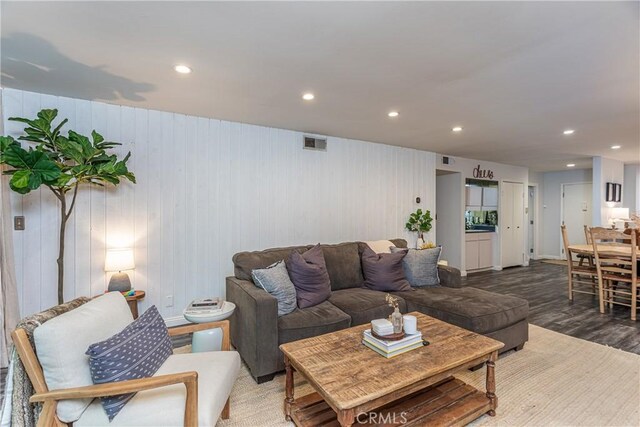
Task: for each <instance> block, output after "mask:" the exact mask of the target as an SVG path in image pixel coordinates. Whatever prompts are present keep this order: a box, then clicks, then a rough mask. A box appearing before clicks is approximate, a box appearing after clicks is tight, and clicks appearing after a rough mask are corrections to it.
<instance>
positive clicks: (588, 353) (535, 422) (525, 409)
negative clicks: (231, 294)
mask: <svg viewBox="0 0 640 427" xmlns="http://www.w3.org/2000/svg"><path fill="white" fill-rule="evenodd" d="M529 332H530V338H529V342H528V343H527V344H526V345H525V347H524V350H522V351H519V352H515V353H514V352H511V353H509V354H507V355H505V356H502V357H501V358H500V359H499V360H498V362H497V363H496V383H497V392H496V394H497V395H498V411H497V415H496V417H489V416H486V415H485V416H483V417H482V418H480V419H478V420H477V421H476V422H474V423H473V425H474V426H476V425H477V426H485V425H486V426H638V425H640V416H639V414H638V409H639V407H640V356H639V355H636V354H632V353H627V352H624V351H621V350H616V349H613V348H611V347H605V346H603V345H600V344H595V343H591V342H589V341H584V340H580V339H577V338H573V337H570V336H568V335H563V334H559V333H557V332H553V331H550V330H548V329H544V328H540V327H537V326H533V325H531V326H529ZM459 377H460V379H462V380H463V381H465V382H467V383H469V384H472V385H473V386H475V387H477V388H479V389H481V390H484V381H485V369H484V368H482V369H480V370H478V371H475V372H469V371H465V372H463V373H461V374H460V375H459ZM295 391H296V395H297V396H302V395H303V394H306V393H308V392H310V391H311V388H310V387H309V385H307V384H306V383H304V382H303V381H302V380H301V379H300V378H299V377H298V376H297V375H296V385H295ZM283 398H284V375H278V376H276V378H275V379H274V380H273V381H271V382H268V383H265V384H261V385H257V384H256V383H255V382H254V381H253V379H252V378H251V376H250V375H249V372H248V371H247V369H246V367H244V366H243V368H242V371H241V373H240V377H239V378H238V381H237V382H236V385H235V388H234V390H233V393H232V394H231V418H230V419H229V420H226V421H220V422H219V423H218V426H219V427H231V426H247V427H254V426H290V425H292V424H290V423H287V422H285V420H284V416H283V413H282V402H283Z"/></svg>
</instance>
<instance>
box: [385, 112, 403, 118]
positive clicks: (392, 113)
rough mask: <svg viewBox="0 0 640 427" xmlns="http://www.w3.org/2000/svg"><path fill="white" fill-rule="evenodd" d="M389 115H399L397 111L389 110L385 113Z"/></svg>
mask: <svg viewBox="0 0 640 427" xmlns="http://www.w3.org/2000/svg"><path fill="white" fill-rule="evenodd" d="M387 115H388V116H389V117H398V116H399V115H400V113H398V112H397V111H389V114H387Z"/></svg>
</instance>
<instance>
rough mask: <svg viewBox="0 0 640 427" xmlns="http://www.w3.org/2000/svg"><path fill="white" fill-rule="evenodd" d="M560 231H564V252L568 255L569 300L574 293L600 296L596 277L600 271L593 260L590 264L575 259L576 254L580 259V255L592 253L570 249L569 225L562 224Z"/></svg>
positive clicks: (571, 299)
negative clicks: (576, 261)
mask: <svg viewBox="0 0 640 427" xmlns="http://www.w3.org/2000/svg"><path fill="white" fill-rule="evenodd" d="M560 231H561V233H562V244H563V245H564V252H565V255H566V256H567V273H568V276H569V301H573V294H574V293H582V294H589V295H593V296H598V290H597V289H596V278H597V277H598V271H597V270H596V268H595V266H594V265H593V264H592V263H591V262H590V263H589V265H584V263H583V262H582V260H580V261H579V262H578V263H577V264H576V263H575V261H574V260H573V256H574V255H575V256H576V257H577V258H578V259H580V256H589V255H590V254H588V253H581V252H574V251H572V250H571V249H569V237H568V235H567V226H566V225H561V226H560Z"/></svg>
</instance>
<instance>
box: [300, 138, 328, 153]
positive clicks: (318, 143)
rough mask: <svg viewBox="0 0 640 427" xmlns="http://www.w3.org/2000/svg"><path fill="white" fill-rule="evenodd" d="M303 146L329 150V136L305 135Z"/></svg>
mask: <svg viewBox="0 0 640 427" xmlns="http://www.w3.org/2000/svg"><path fill="white" fill-rule="evenodd" d="M302 148H304V149H305V150H316V151H327V138H319V137H316V136H308V135H305V136H304V138H303V143H302Z"/></svg>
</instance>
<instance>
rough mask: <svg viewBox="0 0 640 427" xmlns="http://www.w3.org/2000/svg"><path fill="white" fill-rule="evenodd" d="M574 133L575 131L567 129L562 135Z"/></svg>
mask: <svg viewBox="0 0 640 427" xmlns="http://www.w3.org/2000/svg"><path fill="white" fill-rule="evenodd" d="M574 132H575V130H573V129H567V130H565V131H564V132H562V133H563V134H565V135H573V133H574Z"/></svg>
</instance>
